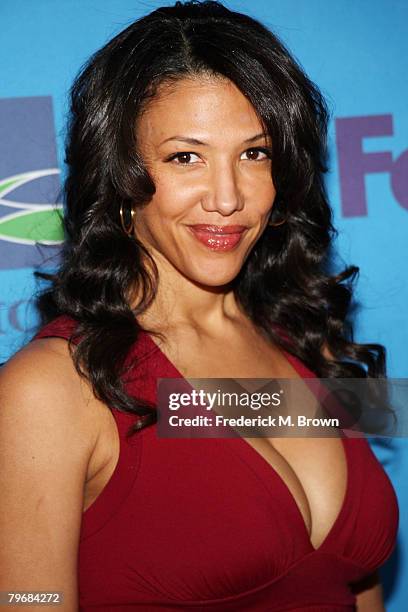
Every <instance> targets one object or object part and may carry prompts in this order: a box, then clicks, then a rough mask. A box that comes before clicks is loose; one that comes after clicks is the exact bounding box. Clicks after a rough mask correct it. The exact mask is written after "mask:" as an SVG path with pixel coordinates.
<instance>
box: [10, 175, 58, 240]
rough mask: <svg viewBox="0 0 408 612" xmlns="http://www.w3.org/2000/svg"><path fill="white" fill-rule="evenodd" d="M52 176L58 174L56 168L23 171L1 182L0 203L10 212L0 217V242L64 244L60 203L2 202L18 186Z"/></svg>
mask: <svg viewBox="0 0 408 612" xmlns="http://www.w3.org/2000/svg"><path fill="white" fill-rule="evenodd" d="M52 174H59V170H58V168H50V169H47V170H36V171H33V172H24V173H23V174H16V175H14V176H9V177H7V178H5V179H3V180H1V181H0V204H1V205H3V206H7V207H8V208H11V209H12V210H13V212H10V213H9V214H6V215H4V216H3V217H1V218H0V240H5V241H8V242H14V243H15V242H17V243H19V244H32V245H34V244H44V245H58V244H61V243H62V242H63V240H64V231H63V225H62V220H63V212H62V205H61V204H52V205H50V204H28V203H26V202H14V201H11V200H7V199H5V198H6V196H7V195H9V194H10V193H12V192H13V191H14V190H15V189H17V188H18V187H21V186H22V185H24V184H26V183H29V182H31V181H34V180H36V179H39V178H42V177H44V176H50V175H52Z"/></svg>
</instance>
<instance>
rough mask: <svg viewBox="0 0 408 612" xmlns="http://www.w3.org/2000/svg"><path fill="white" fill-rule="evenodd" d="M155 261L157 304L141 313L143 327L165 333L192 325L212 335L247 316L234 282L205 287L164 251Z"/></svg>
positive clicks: (156, 256)
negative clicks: (178, 267)
mask: <svg viewBox="0 0 408 612" xmlns="http://www.w3.org/2000/svg"><path fill="white" fill-rule="evenodd" d="M154 260H155V263H156V265H157V268H158V271H159V281H158V287H157V292H156V297H155V299H154V301H153V303H152V304H151V305H150V306H149V308H148V309H147V310H146V311H145V312H143V313H142V314H141V315H138V321H139V323H140V324H141V325H142V326H143V327H146V328H148V329H150V330H152V331H163V332H165V331H166V330H168V329H171V328H173V327H174V326H189V327H192V328H194V329H196V330H202V331H204V332H206V333H208V334H209V335H211V332H212V331H214V332H216V330H219V329H221V328H222V326H223V324H225V323H226V322H227V321H228V322H231V321H237V320H239V319H242V318H243V313H242V311H241V309H240V307H239V305H238V303H237V301H236V298H235V295H234V292H233V290H232V289H231V287H230V285H224V286H222V287H209V286H203V285H200V284H198V283H194V282H193V281H191V280H190V279H188V278H186V277H185V276H184V275H183V274H181V273H180V272H179V271H178V270H177V269H175V268H174V267H173V266H172V265H171V264H170V263H169V262H168V261H167V260H165V259H164V258H163V257H162V256H161V255H160V254H156V253H155V257H154ZM136 303H137V301H135V302H134V303H133V306H134V305H135V304H136Z"/></svg>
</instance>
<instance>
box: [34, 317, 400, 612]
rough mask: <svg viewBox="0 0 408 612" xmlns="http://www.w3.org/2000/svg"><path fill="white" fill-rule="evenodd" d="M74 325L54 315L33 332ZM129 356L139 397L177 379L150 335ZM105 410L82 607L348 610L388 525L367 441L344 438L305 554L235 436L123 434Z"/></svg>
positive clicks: (300, 531)
mask: <svg viewBox="0 0 408 612" xmlns="http://www.w3.org/2000/svg"><path fill="white" fill-rule="evenodd" d="M74 328H75V323H74V322H73V321H72V320H70V319H68V318H67V317H59V318H58V319H56V320H54V321H53V322H51V323H50V324H49V325H48V326H46V327H45V328H43V329H42V331H41V332H40V333H39V334H37V336H36V338H43V337H49V336H57V337H63V338H68V337H69V335H70V333H71V331H72V330H73V329H74ZM132 356H137V357H139V359H140V362H139V365H138V367H137V368H136V367H135V368H134V369H133V371H132V372H131V373H132V380H131V381H130V382H129V383H128V385H129V386H128V389H129V391H130V392H132V393H134V394H135V395H136V396H138V397H143V398H144V399H146V400H149V401H153V402H154V401H155V398H156V381H157V378H159V377H161V378H176V377H181V375H180V373H179V372H178V371H177V370H176V369H175V367H174V366H173V365H172V364H171V363H170V362H169V360H168V359H167V358H166V357H165V355H164V354H163V353H162V352H161V351H160V349H159V348H158V347H157V345H156V344H155V343H154V342H153V340H152V339H151V338H150V336H149V335H148V334H145V333H142V334H141V337H140V339H139V341H138V342H137V344H136V345H135V347H134V349H133V351H132V354H131V355H130V357H132ZM286 356H287V358H288V359H289V361H290V362H291V364H292V365H293V366H294V367H295V368H296V370H297V371H298V372H299V374H300V375H301V376H303V377H306V378H313V377H314V374H313V373H312V372H310V371H309V370H308V369H307V368H306V367H305V366H304V365H302V363H300V362H299V361H298V360H297V359H295V358H294V357H291V356H290V355H288V354H287V355H286ZM142 357H143V358H142ZM112 413H113V415H114V417H115V420H116V423H117V426H118V431H119V435H120V457H119V462H118V464H117V467H116V469H115V472H114V474H113V476H112V477H111V479H110V481H109V482H108V484H107V485H106V487H105V488H104V490H103V491H102V493H101V494H100V496H99V497H98V499H97V500H96V501H95V502H94V503H93V504H92V505H91V506H90V508H89V509H88V510H86V511H85V512H84V514H83V523H82V531H81V541H80V548H79V567H78V571H79V593H80V610H81V611H83V612H88V611H90V612H91V611H96V610H104V611H110V610H111V611H112V612H120V611H125V610H132V609H137V610H149V611H163V610H167V611H172V610H174V611H176V610H195V611H197V610H208V611H210V610H211V612H224V611H225V612H241V611H250V610H251V611H252V610H254V611H258V612H275V611H284V610H291V611H294V610H309V611H312V610H313V611H319V612H328V611H331V612H336V611H337V612H340V611H343V612H344V611H346V610H348V611H350V610H355V596H354V595H353V593H352V590H351V585H352V583H354V582H356V581H359V580H360V579H362V578H363V577H365V576H367V575H369V574H370V573H372V572H373V571H374V570H375V569H376V568H378V567H379V566H380V565H382V564H383V563H384V561H385V560H386V559H387V558H388V557H389V555H390V554H391V552H392V550H393V548H394V545H395V540H396V532H397V527H398V505H397V499H396V496H395V493H394V490H393V488H392V485H391V483H390V480H389V478H388V476H387V475H386V473H385V471H384V470H383V468H382V466H381V465H380V463H379V462H378V460H377V459H376V457H375V455H374V453H373V452H372V450H371V448H370V446H369V444H368V443H367V441H366V440H365V439H357V438H354V439H350V438H342V441H343V445H344V450H345V454H346V457H347V465H348V485H347V492H346V495H345V499H344V502H343V505H342V508H341V511H340V513H339V515H338V517H337V520H336V521H335V523H334V525H333V527H332V529H331V530H330V532H329V534H328V535H327V537H326V539H325V540H324V542H323V543H322V545H321V546H320V547H319V548H318V549H317V550H315V549H314V548H313V546H312V544H311V542H310V540H309V537H308V533H307V530H306V527H305V524H304V521H303V518H302V515H301V513H300V510H299V509H298V506H297V504H296V502H295V500H294V498H293V497H292V495H291V494H290V492H289V489H288V487H287V486H286V484H285V483H284V482H283V480H282V479H281V477H280V476H279V475H278V474H277V473H276V472H275V471H274V470H273V469H272V468H271V467H270V465H269V464H268V463H267V462H266V460H264V459H263V458H262V456H261V455H260V454H258V453H257V452H256V451H255V450H254V449H253V448H252V447H251V446H250V445H249V444H248V443H247V442H246V441H245V440H244V439H243V438H240V437H237V438H224V439H217V438H207V439H166V438H159V437H158V436H157V432H156V426H150V427H148V428H146V429H144V430H142V431H141V432H139V433H137V434H135V436H134V437H133V438H130V440H126V439H125V432H126V431H127V429H128V427H129V426H130V425H131V423H132V422H133V420H134V417H132V416H131V415H125V414H123V413H121V412H119V411H118V410H115V409H113V410H112Z"/></svg>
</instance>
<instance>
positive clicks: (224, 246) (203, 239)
mask: <svg viewBox="0 0 408 612" xmlns="http://www.w3.org/2000/svg"><path fill="white" fill-rule="evenodd" d="M189 229H190V231H191V233H192V234H193V236H194V237H195V238H196V239H197V240H198V241H199V242H200V243H201V244H204V245H205V246H206V247H207V248H209V249H211V250H212V251H230V250H232V249H233V248H234V247H236V246H237V245H238V244H239V242H241V239H242V236H243V234H244V232H245V230H246V229H247V228H246V226H245V225H206V224H203V223H198V224H196V225H190V226H189Z"/></svg>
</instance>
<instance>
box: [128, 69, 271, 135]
mask: <svg viewBox="0 0 408 612" xmlns="http://www.w3.org/2000/svg"><path fill="white" fill-rule="evenodd" d="M262 131H263V129H262V124H261V121H260V120H259V118H258V116H257V114H256V112H255V109H254V108H253V106H252V105H251V103H250V102H249V100H248V99H247V98H246V97H245V96H244V95H243V94H242V92H241V91H240V90H239V89H238V87H237V86H236V85H235V84H234V83H233V82H232V81H230V80H229V79H226V78H222V77H209V76H208V77H206V76H202V77H194V78H183V79H180V80H178V81H176V82H173V83H169V84H163V85H161V86H159V88H158V90H157V94H156V96H155V97H154V98H153V99H152V100H151V101H150V102H149V103H148V104H147V106H146V108H145V110H144V112H143V114H142V115H141V117H140V118H139V120H138V123H137V132H138V135H139V137H140V138H141V139H142V140H143V139H146V138H147V139H149V140H150V139H151V140H152V141H153V142H156V141H161V140H163V139H165V138H166V137H169V136H171V134H184V135H192V136H194V137H196V138H200V136H201V137H202V138H203V139H205V138H207V139H208V137H210V136H212V137H213V138H217V139H222V138H224V139H225V138H227V137H228V138H231V139H238V140H242V139H243V138H242V137H244V139H245V137H248V136H253V135H254V134H255V133H259V132H262Z"/></svg>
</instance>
